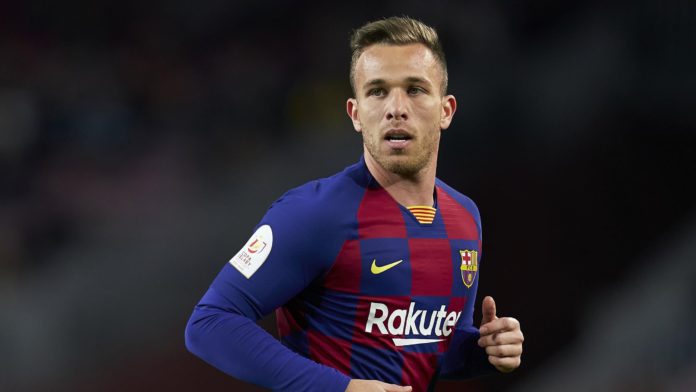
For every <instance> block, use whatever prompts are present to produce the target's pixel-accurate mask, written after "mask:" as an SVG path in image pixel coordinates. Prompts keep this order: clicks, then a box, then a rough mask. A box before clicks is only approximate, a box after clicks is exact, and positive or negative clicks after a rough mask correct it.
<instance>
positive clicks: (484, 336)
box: [440, 297, 524, 379]
mask: <svg viewBox="0 0 696 392" xmlns="http://www.w3.org/2000/svg"><path fill="white" fill-rule="evenodd" d="M482 308H483V319H482V321H481V327H480V328H479V329H477V328H476V327H474V326H473V325H471V323H470V322H469V323H468V324H469V325H468V326H463V327H462V328H461V329H457V330H456V331H455V334H454V336H453V337H452V340H451V342H450V345H449V348H448V350H447V353H445V356H444V359H443V363H442V367H441V368H440V376H441V377H442V378H445V379H462V378H472V377H477V376H482V375H486V374H491V373H495V372H496V370H498V371H500V372H503V373H508V372H511V371H513V370H515V369H516V368H518V367H519V366H520V363H521V361H522V360H521V356H522V343H523V341H524V335H523V334H522V330H521V328H520V323H519V322H518V321H517V320H516V319H514V318H511V317H502V318H498V317H497V315H496V309H495V301H494V300H493V298H492V297H486V298H484V299H483V303H482Z"/></svg>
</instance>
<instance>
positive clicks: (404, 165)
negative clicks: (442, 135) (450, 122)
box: [362, 128, 439, 178]
mask: <svg viewBox="0 0 696 392" xmlns="http://www.w3.org/2000/svg"><path fill="white" fill-rule="evenodd" d="M435 132H439V128H438V129H436V130H435ZM368 134H370V135H371V134H372V132H364V131H363V132H362V136H363V144H364V145H365V147H366V148H367V152H368V153H369V154H370V155H371V156H372V158H373V159H374V160H375V161H376V162H377V163H378V164H379V165H380V166H381V167H382V168H384V169H385V170H387V171H389V172H391V173H394V174H397V175H399V176H401V177H404V178H414V177H416V176H417V175H418V173H420V172H421V171H422V170H423V169H424V168H425V167H426V166H427V165H428V164H429V163H430V161H431V158H432V156H433V153H435V150H436V148H437V144H438V143H439V139H438V138H437V136H436V134H435V133H433V134H429V136H427V137H426V138H425V139H423V142H422V143H421V145H420V146H408V147H409V148H410V149H413V148H414V147H416V151H415V152H414V153H411V154H408V153H407V152H406V151H404V150H391V151H389V152H387V153H382V152H381V151H380V144H381V142H382V139H381V138H378V139H375V138H371V137H369V136H366V135H368Z"/></svg>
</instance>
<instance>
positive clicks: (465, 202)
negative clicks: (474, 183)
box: [435, 178, 481, 221]
mask: <svg viewBox="0 0 696 392" xmlns="http://www.w3.org/2000/svg"><path fill="white" fill-rule="evenodd" d="M435 185H436V186H437V187H438V188H440V190H442V191H443V192H445V193H446V194H447V195H448V196H449V197H451V198H452V199H454V201H456V202H457V204H459V205H461V206H462V207H464V208H466V209H467V210H468V211H469V212H470V213H471V214H472V215H473V216H474V218H476V220H477V221H480V219H481V215H480V213H479V209H478V206H477V205H476V203H475V202H474V201H473V200H472V199H471V198H470V197H469V196H467V195H465V194H463V193H461V192H459V191H458V190H456V189H454V188H452V187H451V186H449V185H447V184H446V183H445V182H444V181H442V180H440V179H439V178H438V179H436V180H435Z"/></svg>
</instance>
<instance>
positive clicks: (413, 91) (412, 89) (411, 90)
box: [408, 87, 424, 95]
mask: <svg viewBox="0 0 696 392" xmlns="http://www.w3.org/2000/svg"><path fill="white" fill-rule="evenodd" d="M422 92H424V90H423V89H422V88H420V87H409V88H408V93H409V94H411V95H416V94H420V93H422Z"/></svg>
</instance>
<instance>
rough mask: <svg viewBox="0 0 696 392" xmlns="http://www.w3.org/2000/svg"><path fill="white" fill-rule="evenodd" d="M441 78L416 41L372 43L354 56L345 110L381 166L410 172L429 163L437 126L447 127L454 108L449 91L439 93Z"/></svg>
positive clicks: (435, 64)
mask: <svg viewBox="0 0 696 392" xmlns="http://www.w3.org/2000/svg"><path fill="white" fill-rule="evenodd" d="M442 77H443V74H442V68H441V66H440V64H439V63H438V62H437V60H436V58H435V57H434V56H433V54H432V52H431V51H430V49H428V48H426V47H425V46H424V45H421V44H410V45H382V44H378V45H372V46H370V47H368V48H367V49H366V50H365V51H364V52H363V53H362V54H361V55H360V57H359V58H358V60H357V62H356V64H355V80H354V82H355V89H356V98H351V99H349V100H348V103H347V110H348V115H349V116H350V117H351V120H352V121H353V126H354V127H355V130H356V131H358V132H361V133H362V136H363V144H364V145H365V149H366V153H367V154H369V155H370V156H371V158H373V159H374V160H375V161H376V162H377V163H378V164H379V165H380V166H382V167H383V168H384V169H386V170H388V171H390V172H392V173H396V174H399V175H401V176H404V177H412V176H414V175H415V174H417V173H418V172H420V171H421V170H422V169H423V168H425V167H426V166H428V165H433V166H432V167H433V168H434V165H435V161H436V160H437V151H438V146H439V142H440V130H441V129H446V128H447V127H449V124H450V122H451V120H452V115H453V114H454V111H455V108H456V101H455V100H454V97H453V96H451V95H450V96H445V97H443V96H442V95H441V85H442ZM366 159H369V157H366Z"/></svg>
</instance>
